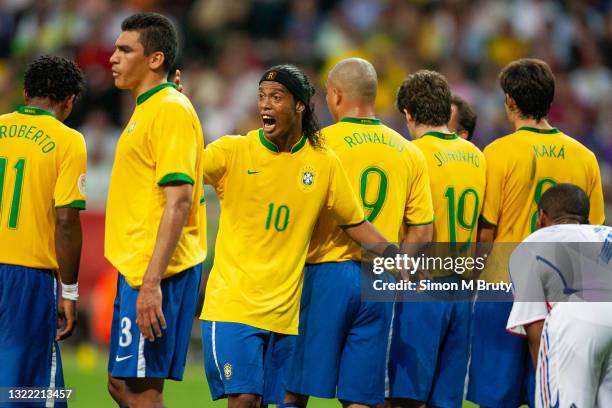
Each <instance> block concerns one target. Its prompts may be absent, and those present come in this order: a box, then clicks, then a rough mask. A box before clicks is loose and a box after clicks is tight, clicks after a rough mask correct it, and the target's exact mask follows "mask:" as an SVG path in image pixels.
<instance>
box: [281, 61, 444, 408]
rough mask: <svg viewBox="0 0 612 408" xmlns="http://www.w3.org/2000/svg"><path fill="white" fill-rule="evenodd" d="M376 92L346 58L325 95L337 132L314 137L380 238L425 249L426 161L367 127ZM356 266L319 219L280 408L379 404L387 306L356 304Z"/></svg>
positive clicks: (377, 125)
mask: <svg viewBox="0 0 612 408" xmlns="http://www.w3.org/2000/svg"><path fill="white" fill-rule="evenodd" d="M377 85H378V84H377V76H376V71H375V69H374V67H373V66H372V64H370V63H369V62H368V61H365V60H363V59H360V58H349V59H346V60H342V61H340V62H339V63H338V64H336V65H335V66H334V67H333V68H332V69H331V71H330V72H329V75H328V77H327V83H326V88H327V105H328V108H329V111H330V113H331V114H332V117H333V118H334V120H336V121H337V123H336V124H334V125H331V126H329V127H326V128H325V129H323V130H322V131H321V133H322V135H323V138H324V140H325V145H326V146H327V147H329V148H331V149H333V150H334V151H335V152H336V153H337V154H338V156H339V157H340V160H341V162H342V165H343V167H344V168H345V169H346V172H347V175H348V177H349V181H350V183H351V185H352V186H353V188H354V189H355V191H357V192H358V193H359V197H360V199H361V205H362V207H363V208H364V210H365V211H366V214H367V218H368V220H369V221H370V222H371V223H372V224H374V225H375V226H376V227H377V228H378V229H379V230H380V231H381V232H382V233H383V234H384V236H385V238H387V239H388V240H389V241H396V242H399V241H402V240H406V241H407V242H429V241H430V240H431V234H432V231H433V228H432V222H433V207H432V203H431V193H430V191H429V179H428V177H427V166H426V164H425V159H424V158H423V155H422V154H421V152H420V151H419V150H418V149H417V148H416V147H415V146H414V145H413V144H412V143H410V142H408V141H407V140H405V139H404V138H403V137H402V136H401V135H400V134H399V133H397V132H395V131H394V130H393V129H390V128H388V127H387V126H385V125H383V124H382V123H381V122H380V120H378V119H375V117H376V116H375V113H374V102H375V99H376V92H377ZM404 230H405V231H404ZM360 261H361V249H360V248H359V246H358V245H357V244H356V243H355V242H353V241H352V240H351V239H350V238H349V236H348V235H347V234H346V233H345V232H344V230H343V229H342V228H341V227H339V226H338V223H337V222H336V221H335V220H334V218H333V214H332V213H331V212H329V211H324V212H323V213H322V214H321V216H320V218H319V221H318V224H317V227H316V229H315V232H314V234H313V237H312V241H311V243H310V250H309V254H308V257H307V259H306V262H307V266H306V270H305V273H304V288H303V290H302V302H301V310H300V330H299V332H300V333H299V336H298V337H297V340H296V347H295V351H294V359H293V361H292V363H290V364H289V366H288V367H289V370H288V373H289V374H288V378H287V385H286V387H287V390H288V391H289V392H288V394H287V397H286V398H285V402H286V403H293V404H295V406H301V407H305V406H306V403H307V400H308V396H309V395H313V396H316V397H323V398H335V397H336V395H337V396H338V399H339V400H341V401H342V404H343V406H347V407H363V406H374V405H376V404H383V403H384V394H385V371H386V370H385V369H386V353H387V342H386V341H384V339H386V338H388V335H389V328H390V323H391V313H392V310H393V309H392V308H393V303H392V302H362V301H361V276H362V275H361V265H360V263H359V262H360ZM336 390H337V394H336Z"/></svg>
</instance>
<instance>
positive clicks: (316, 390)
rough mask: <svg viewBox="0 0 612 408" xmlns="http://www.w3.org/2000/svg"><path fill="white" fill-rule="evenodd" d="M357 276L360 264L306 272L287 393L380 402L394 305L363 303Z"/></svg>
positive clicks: (318, 267) (325, 265) (340, 264)
mask: <svg viewBox="0 0 612 408" xmlns="http://www.w3.org/2000/svg"><path fill="white" fill-rule="evenodd" d="M363 273H364V274H370V273H371V272H369V271H365V270H364V272H363ZM361 276H362V270H361V264H360V263H358V262H353V261H346V262H329V263H321V264H315V265H310V266H307V267H306V269H305V272H304V288H303V289H302V300H301V305H300V328H299V333H300V334H299V336H298V337H297V339H296V340H295V349H294V353H293V359H292V361H291V362H290V363H289V364H288V367H289V369H288V370H287V384H286V387H287V390H288V391H291V392H294V393H296V394H302V395H311V396H315V397H319V398H335V397H336V389H337V392H338V393H337V397H338V399H339V400H341V401H349V402H355V403H361V404H366V405H375V404H383V403H384V396H385V361H386V354H387V338H388V336H389V329H390V326H391V314H392V312H393V303H390V302H362V301H361ZM377 279H383V280H390V279H392V278H391V277H390V276H386V275H380V277H377Z"/></svg>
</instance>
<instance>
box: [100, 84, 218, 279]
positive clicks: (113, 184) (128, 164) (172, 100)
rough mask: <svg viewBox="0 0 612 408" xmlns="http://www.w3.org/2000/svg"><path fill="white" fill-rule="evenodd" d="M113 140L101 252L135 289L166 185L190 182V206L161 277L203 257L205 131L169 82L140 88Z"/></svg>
mask: <svg viewBox="0 0 612 408" xmlns="http://www.w3.org/2000/svg"><path fill="white" fill-rule="evenodd" d="M136 102H137V104H136V108H135V110H134V113H133V115H132V117H131V119H130V121H129V122H128V125H127V127H126V128H125V130H124V131H123V133H122V134H121V137H120V138H119V141H118V142H117V148H116V152H115V162H114V164H113V170H112V174H111V179H110V186H109V191H108V201H107V206H106V232H105V237H104V253H105V256H106V258H107V259H108V260H109V261H110V263H111V264H112V265H113V266H114V267H115V268H117V270H118V271H119V272H120V273H121V274H122V275H123V276H124V277H125V279H126V281H127V282H128V283H129V284H130V286H132V287H138V286H140V285H141V284H142V279H143V277H144V274H145V272H146V269H147V266H148V265H149V260H150V259H151V255H153V249H154V247H155V241H156V240H157V229H158V227H159V222H160V220H161V216H162V214H163V212H164V208H165V204H166V203H165V200H166V197H165V194H164V186H165V185H167V184H169V183H173V182H177V181H178V182H184V183H189V184H192V185H193V193H192V194H193V204H192V207H191V209H190V211H189V214H188V216H187V221H186V223H185V226H184V227H183V232H182V234H181V237H180V239H179V242H178V244H177V246H176V250H175V251H174V254H173V255H172V258H171V260H170V263H169V265H168V269H167V270H166V271H165V272H164V274H163V276H162V278H167V277H169V276H172V275H175V274H177V273H179V272H182V271H184V270H185V269H188V268H191V267H192V266H194V265H197V264H199V263H200V262H202V261H204V258H205V257H206V241H205V239H206V238H205V236H206V209H205V206H204V204H205V201H204V186H203V184H202V172H203V163H202V155H203V152H204V136H203V134H202V128H201V126H200V121H199V120H198V117H197V115H196V112H195V110H194V109H193V106H192V105H191V102H189V99H188V98H187V97H186V96H185V95H183V94H181V93H180V92H178V91H177V90H176V89H175V87H174V85H172V84H162V85H159V86H157V87H155V88H152V89H150V90H149V91H147V92H145V93H143V94H141V95H139V96H138V98H137V101H136Z"/></svg>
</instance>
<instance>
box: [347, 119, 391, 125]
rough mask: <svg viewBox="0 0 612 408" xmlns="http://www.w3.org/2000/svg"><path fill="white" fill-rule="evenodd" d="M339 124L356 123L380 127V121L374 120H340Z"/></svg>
mask: <svg viewBox="0 0 612 408" xmlns="http://www.w3.org/2000/svg"><path fill="white" fill-rule="evenodd" d="M340 122H349V123H357V124H359V125H380V124H381V123H382V122H381V121H380V119H374V118H342V119H340Z"/></svg>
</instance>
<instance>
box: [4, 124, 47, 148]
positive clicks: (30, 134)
mask: <svg viewBox="0 0 612 408" xmlns="http://www.w3.org/2000/svg"><path fill="white" fill-rule="evenodd" d="M36 129H38V130H36ZM15 137H16V138H23V139H24V140H29V141H30V142H32V143H36V144H37V145H38V146H41V150H42V152H43V153H49V152H51V151H53V149H55V142H54V141H53V138H51V136H49V135H47V134H46V133H45V132H44V131H43V130H42V129H39V128H38V127H36V126H33V125H32V126H29V125H19V124H16V125H10V126H0V141H1V140H2V139H3V138H15Z"/></svg>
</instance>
